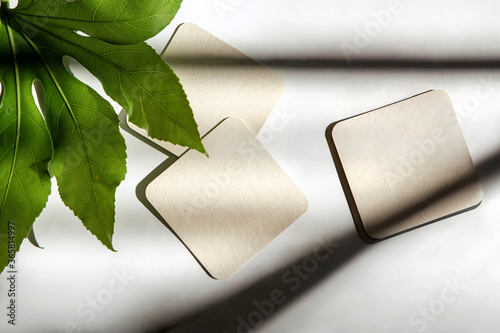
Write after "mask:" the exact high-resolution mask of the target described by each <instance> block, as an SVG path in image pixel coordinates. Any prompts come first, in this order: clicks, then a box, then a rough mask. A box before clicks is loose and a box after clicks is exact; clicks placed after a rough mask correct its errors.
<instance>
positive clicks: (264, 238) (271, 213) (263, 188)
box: [146, 118, 308, 279]
mask: <svg viewBox="0 0 500 333" xmlns="http://www.w3.org/2000/svg"><path fill="white" fill-rule="evenodd" d="M203 144H204V145H205V147H206V149H207V151H209V152H210V157H209V158H207V157H206V156H205V155H203V154H200V153H198V152H196V151H193V150H189V151H187V152H186V153H185V154H184V155H182V157H181V158H179V159H177V161H175V162H174V163H173V164H172V165H171V166H170V167H169V168H168V169H166V170H165V171H163V173H161V174H160V175H159V176H158V177H157V178H156V179H154V180H153V181H152V182H151V183H149V185H147V187H146V197H147V199H148V201H149V202H150V203H151V204H152V205H153V207H154V208H155V209H156V210H157V212H158V213H159V214H160V215H161V216H162V218H163V219H164V220H165V221H166V223H167V224H168V225H169V226H170V227H171V229H172V230H173V232H174V233H175V234H176V235H177V237H178V238H179V239H180V240H181V241H182V242H183V243H184V244H185V245H186V247H187V248H188V249H189V250H190V251H191V253H192V254H193V255H194V256H195V257H196V258H197V260H198V261H199V262H200V263H201V265H203V267H204V268H205V269H206V270H207V272H208V273H209V274H210V275H211V276H212V277H214V278H216V279H224V278H227V277H229V276H230V275H231V274H233V273H234V272H235V271H236V270H237V269H239V268H240V267H241V266H242V265H243V264H245V263H246V262H247V261H248V260H249V259H250V258H252V257H253V256H254V255H255V254H257V252H259V251H260V250H261V249H262V248H263V247H264V246H266V245H267V244H268V243H269V242H270V241H271V240H272V239H274V238H275V237H276V236H278V235H279V234H280V233H281V232H282V231H283V230H285V228H287V227H288V226H289V225H290V224H291V223H292V222H293V221H295V220H296V219H297V218H298V217H299V216H301V215H302V214H303V213H304V212H305V211H306V210H307V206H308V203H307V199H306V198H305V196H304V195H303V194H302V192H301V191H300V190H299V188H298V187H297V186H296V185H295V184H294V183H293V182H292V180H291V179H290V178H289V177H288V176H287V174H286V173H285V172H284V171H283V170H282V169H281V168H280V166H279V165H278V164H277V163H276V161H275V160H274V159H273V158H272V157H271V156H270V155H269V153H268V152H267V151H266V150H265V149H264V148H263V147H262V146H261V145H260V143H259V142H258V141H257V140H256V139H255V137H254V135H253V133H252V132H251V131H250V130H249V129H248V128H247V127H246V126H245V124H244V123H243V122H242V121H241V120H239V119H236V118H228V119H226V120H224V121H223V122H222V123H221V124H220V125H218V126H217V127H216V128H215V129H214V130H212V131H211V132H209V133H208V134H207V135H206V136H205V137H204V138H203Z"/></svg>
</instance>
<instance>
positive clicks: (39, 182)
mask: <svg viewBox="0 0 500 333" xmlns="http://www.w3.org/2000/svg"><path fill="white" fill-rule="evenodd" d="M25 46H26V45H25V44H24V43H23V41H22V39H21V38H20V37H19V36H18V35H17V34H16V33H15V32H14V31H12V30H11V29H10V28H9V27H7V26H5V25H4V24H2V25H1V26H0V55H1V56H0V57H1V60H0V81H1V82H2V86H3V92H2V97H1V100H0V271H1V270H3V268H4V267H5V266H6V265H7V264H8V262H9V260H10V259H12V258H11V257H10V255H13V253H12V252H9V250H10V251H12V250H15V251H18V250H19V248H20V246H21V243H22V241H23V240H24V239H25V238H26V237H27V236H28V233H29V231H30V230H31V227H32V225H33V222H34V221H35V219H36V217H37V216H38V215H40V213H41V212H42V210H43V208H44V207H45V205H46V202H47V200H48V196H49V194H50V174H49V172H48V171H47V165H48V162H49V160H50V159H51V157H52V142H51V139H50V134H49V131H48V129H47V126H46V124H45V121H44V119H43V117H42V115H41V113H40V112H39V110H38V109H37V107H36V104H35V101H34V100H33V97H32V94H31V87H32V82H33V79H34V74H33V68H32V65H31V62H30V61H31V59H30V57H29V55H30V54H29V50H26V48H25ZM12 246H13V247H14V248H12Z"/></svg>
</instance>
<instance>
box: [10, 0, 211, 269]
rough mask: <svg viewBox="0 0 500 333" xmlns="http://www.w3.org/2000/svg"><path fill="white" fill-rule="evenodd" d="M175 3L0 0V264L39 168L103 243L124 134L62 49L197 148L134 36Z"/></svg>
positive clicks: (146, 118)
mask: <svg viewBox="0 0 500 333" xmlns="http://www.w3.org/2000/svg"><path fill="white" fill-rule="evenodd" d="M180 3H181V0H142V1H138V0H113V1H104V0H74V1H72V0H20V1H19V4H18V6H17V7H16V8H15V9H10V8H8V6H7V5H8V1H6V0H2V2H1V6H0V22H1V23H0V81H1V83H2V88H3V93H2V96H1V97H0V98H1V99H0V103H1V104H0V252H1V253H0V270H3V269H4V268H5V265H7V263H8V261H9V256H8V255H7V254H8V249H9V232H12V231H11V230H9V223H10V224H11V225H15V232H16V235H15V237H14V238H13V242H14V248H15V250H16V251H17V250H19V247H20V244H21V242H22V240H23V239H24V238H26V237H27V235H28V233H29V230H30V229H31V227H32V225H33V222H34V221H35V219H36V217H37V216H38V215H39V214H40V213H41V211H42V210H43V208H44V207H45V204H46V202H47V199H48V195H49V193H50V176H51V174H50V173H49V169H50V171H51V173H52V174H53V175H54V176H55V178H56V180H57V185H58V188H59V194H60V196H61V198H62V200H63V202H64V203H65V204H66V205H67V206H68V207H69V208H70V209H71V210H72V211H73V212H74V213H75V215H76V216H78V218H79V219H80V220H82V222H83V224H84V225H85V227H86V228H87V229H88V230H89V231H90V232H91V233H93V234H94V235H95V236H96V237H97V238H98V239H99V240H100V241H101V242H102V243H103V244H104V245H105V246H107V247H108V248H110V249H112V250H113V245H112V235H113V230H114V216H115V192H116V188H117V186H118V185H119V184H120V183H121V181H123V179H124V177H125V173H126V162H125V159H126V152H125V151H126V147H125V141H124V139H123V137H122V136H121V135H120V132H119V127H118V117H117V115H116V113H115V112H114V110H113V108H112V107H111V105H110V104H109V103H108V102H107V101H106V100H105V99H103V98H102V97H101V96H100V95H99V94H98V93H97V92H95V91H94V90H92V89H91V88H90V87H88V86H87V85H85V84H84V83H82V82H80V81H79V80H78V79H76V78H75V77H74V76H73V75H72V74H71V73H70V72H69V71H68V70H67V69H66V68H65V67H64V65H63V57H64V56H71V57H73V58H75V59H77V60H78V61H79V62H80V63H81V64H83V65H84V66H86V67H87V68H88V69H89V70H90V71H91V72H92V73H93V74H94V75H95V76H96V77H97V78H98V79H99V80H100V81H101V83H102V85H103V87H104V89H105V91H106V93H107V94H108V95H109V96H110V97H111V98H113V99H114V100H116V101H117V102H118V103H120V104H121V105H122V106H123V108H124V109H125V110H126V111H127V112H128V113H129V115H130V119H131V120H132V122H134V123H136V124H138V125H139V126H141V127H142V128H146V129H147V130H148V132H149V133H150V135H151V136H153V137H154V138H157V139H160V140H165V141H170V142H172V143H175V144H181V145H184V146H187V147H189V148H194V149H197V150H199V151H201V152H204V153H205V150H204V148H203V145H202V143H201V138H200V135H199V132H198V128H197V125H196V122H195V120H194V117H193V112H192V110H191V107H190V106H189V102H188V100H187V97H186V94H185V93H184V90H183V89H182V86H181V84H180V82H179V79H178V78H177V76H176V75H175V74H174V73H173V71H172V70H171V68H170V67H169V66H168V65H167V64H166V63H165V62H164V61H163V60H162V59H161V57H160V56H159V55H158V54H156V53H155V52H154V50H153V49H152V48H151V47H149V46H148V45H147V44H145V43H144V40H145V39H147V38H150V37H152V36H154V35H155V34H156V33H158V32H159V31H161V30H162V29H163V28H164V27H165V26H166V25H167V24H168V23H169V22H170V21H171V20H172V18H173V17H174V15H175V13H176V12H177V11H178V9H179V6H180ZM81 32H83V33H84V34H87V35H90V37H84V36H82V35H81ZM33 83H39V84H40V86H41V87H42V88H41V89H40V93H41V94H42V95H43V96H42V97H43V98H41V99H40V100H43V101H44V103H42V105H41V107H42V110H43V112H40V110H38V109H37V106H36V103H35V101H34V99H33V96H32V86H33ZM49 167H50V168H49ZM12 223H13V224H12Z"/></svg>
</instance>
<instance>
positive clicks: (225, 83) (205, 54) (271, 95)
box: [129, 23, 285, 156]
mask: <svg viewBox="0 0 500 333" xmlns="http://www.w3.org/2000/svg"><path fill="white" fill-rule="evenodd" d="M163 59H164V60H165V61H166V62H167V63H168V64H169V65H170V66H171V67H172V69H173V70H174V72H175V74H176V75H177V76H178V77H179V79H180V82H181V84H182V86H183V87H184V91H185V92H186V94H187V96H188V99H189V103H190V104H191V107H192V109H193V113H194V118H195V120H196V123H197V124H198V130H199V132H200V135H201V136H203V135H205V134H206V133H207V132H208V131H210V130H211V129H212V128H214V126H216V125H217V124H218V123H219V122H220V121H221V120H222V119H224V118H227V117H237V118H240V119H241V120H243V122H244V123H245V124H246V125H247V126H248V128H249V129H250V131H251V132H252V133H253V134H254V135H257V134H258V132H259V130H260V129H261V128H262V126H263V125H264V123H265V121H266V119H267V118H268V116H269V114H270V113H271V111H272V110H273V108H274V106H275V105H276V103H277V102H278V99H279V97H280V96H281V94H282V93H283V90H284V88H285V83H284V80H283V78H282V77H281V76H280V75H279V74H277V73H275V72H273V71H272V70H270V69H269V68H267V67H265V66H263V65H261V64H260V63H258V62H256V61H255V60H253V59H251V58H249V57H248V56H246V55H245V54H243V53H242V52H240V51H238V50H236V49H235V48H233V47H232V46H230V45H228V44H227V43H225V42H223V41H221V40H220V39H218V38H216V37H215V36H213V35H212V34H210V33H208V32H207V31H205V30H203V29H201V28H200V27H198V26H197V25H195V24H192V23H184V24H182V25H181V26H179V27H178V28H177V30H176V32H175V33H174V35H173V37H172V39H171V40H170V42H169V43H168V45H167V47H166V49H165V52H164V54H163ZM129 126H130V127H131V128H132V129H133V130H135V131H137V132H139V133H140V134H142V135H143V136H146V137H147V133H146V131H145V130H143V129H141V128H139V127H137V126H135V125H134V124H132V123H129ZM153 141H154V142H155V143H157V144H158V145H160V146H161V147H163V148H165V149H166V150H168V151H170V152H172V153H173V154H175V155H177V156H179V155H180V154H182V153H183V152H185V151H186V150H187V149H186V148H185V147H182V146H178V145H174V144H171V143H169V142H164V141H160V140H156V139H154V140H153Z"/></svg>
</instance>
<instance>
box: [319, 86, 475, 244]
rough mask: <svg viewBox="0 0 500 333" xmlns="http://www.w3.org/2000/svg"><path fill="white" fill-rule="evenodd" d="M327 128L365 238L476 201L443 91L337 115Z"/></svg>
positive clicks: (459, 209) (463, 150) (469, 165)
mask: <svg viewBox="0 0 500 333" xmlns="http://www.w3.org/2000/svg"><path fill="white" fill-rule="evenodd" d="M326 134H327V139H330V140H331V143H332V144H331V150H332V155H333V157H334V161H335V163H336V166H337V171H338V172H339V177H340V179H341V181H342V183H343V187H344V191H345V193H346V197H347V199H348V202H349V205H350V208H351V212H352V215H353V217H354V220H355V222H356V225H357V227H358V232H360V235H361V236H362V237H364V238H365V240H367V241H376V240H380V239H384V238H387V237H390V236H393V235H395V234H398V233H401V232H404V231H407V230H410V229H412V228H415V227H418V226H421V225H423V224H426V223H429V222H433V221H436V220H438V219H442V218H445V217H448V216H451V215H453V214H456V213H459V212H462V211H465V210H467V209H471V208H475V207H476V206H478V205H479V204H480V202H481V200H482V187H481V184H480V183H479V179H478V177H477V175H476V171H475V169H474V165H473V163H472V159H471V157H470V155H469V151H468V149H467V145H466V143H465V139H464V137H463V134H462V131H461V129H460V125H459V122H458V119H457V116H456V114H455V111H454V110H453V106H452V104H451V100H450V98H449V96H448V95H447V94H446V93H445V92H443V91H429V92H426V93H423V94H421V95H417V96H415V97H412V98H409V99H406V100H404V101H401V102H399V103H395V104H391V105H388V106H385V107H383V108H380V109H377V110H374V111H371V112H367V113H364V114H361V115H358V116H355V117H352V118H348V119H345V120H342V121H339V122H337V123H334V124H332V125H330V127H329V129H328V130H327V133H326Z"/></svg>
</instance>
